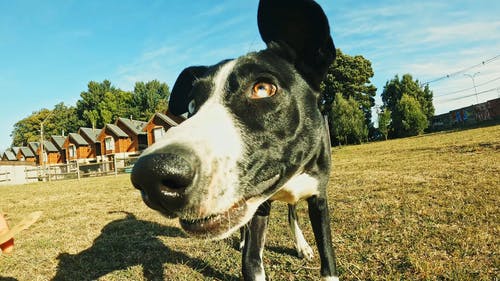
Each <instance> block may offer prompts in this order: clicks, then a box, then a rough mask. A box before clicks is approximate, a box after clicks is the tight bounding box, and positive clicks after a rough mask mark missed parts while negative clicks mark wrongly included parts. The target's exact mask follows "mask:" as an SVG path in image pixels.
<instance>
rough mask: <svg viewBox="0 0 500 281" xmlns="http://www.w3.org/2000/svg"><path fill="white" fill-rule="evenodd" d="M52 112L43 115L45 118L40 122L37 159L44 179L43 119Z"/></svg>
mask: <svg viewBox="0 0 500 281" xmlns="http://www.w3.org/2000/svg"><path fill="white" fill-rule="evenodd" d="M53 113H54V111H51V112H50V113H49V115H47V117H45V119H43V121H42V122H40V146H39V147H40V154H39V155H38V159H40V164H41V166H42V177H43V178H44V179H45V162H46V159H45V157H44V156H45V154H44V151H43V142H44V138H43V124H44V123H45V121H47V119H49V117H50V116H52V114H53Z"/></svg>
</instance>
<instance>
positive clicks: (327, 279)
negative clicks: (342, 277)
mask: <svg viewBox="0 0 500 281" xmlns="http://www.w3.org/2000/svg"><path fill="white" fill-rule="evenodd" d="M323 281H339V278H338V277H337V276H328V277H323Z"/></svg>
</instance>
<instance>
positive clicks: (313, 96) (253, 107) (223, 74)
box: [131, 0, 338, 280]
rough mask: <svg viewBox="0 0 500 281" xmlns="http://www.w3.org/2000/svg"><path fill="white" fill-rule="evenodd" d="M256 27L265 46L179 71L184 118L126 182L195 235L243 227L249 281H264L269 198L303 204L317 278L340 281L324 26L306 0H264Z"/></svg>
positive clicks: (178, 103)
mask: <svg viewBox="0 0 500 281" xmlns="http://www.w3.org/2000/svg"><path fill="white" fill-rule="evenodd" d="M258 25H259V31H260V34H261V37H262V39H263V40H264V42H265V43H266V44H267V49H265V50H262V51H260V52H255V53H249V54H246V55H244V56H242V57H239V58H237V59H232V60H225V61H222V62H220V63H218V64H216V65H213V66H194V67H189V68H186V69H185V70H184V71H182V73H181V74H180V75H179V77H178V78H177V81H176V82H175V85H174V87H173V89H172V93H171V98H170V102H169V110H170V111H171V112H172V113H173V114H176V115H181V114H183V113H185V112H189V116H190V118H189V119H187V120H186V121H184V122H183V123H182V124H180V125H179V126H177V127H174V128H171V129H170V130H169V131H167V133H166V135H165V137H164V138H163V139H162V140H161V141H159V142H157V143H155V144H154V145H153V146H151V147H149V148H148V149H147V150H145V151H144V152H143V154H142V156H141V157H140V158H139V160H138V161H137V162H136V164H135V165H134V168H133V172H132V176H131V180H132V183H133V185H134V186H135V187H136V188H138V189H140V190H141V192H142V196H143V200H144V202H145V203H146V204H147V205H148V206H149V207H151V208H152V209H155V210H157V211H159V212H160V213H162V214H164V215H165V216H167V217H172V218H173V217H179V220H180V225H181V227H182V228H183V229H184V230H185V231H186V232H187V233H188V234H190V235H192V236H195V237H199V238H208V239H221V238H225V237H228V236H229V235H230V234H231V233H233V232H234V231H237V230H238V229H240V228H241V227H242V226H244V225H247V227H246V228H245V229H246V233H245V234H246V235H245V243H244V248H243V260H242V266H243V270H242V271H243V277H244V279H245V280H265V272H264V266H263V262H262V254H263V249H264V242H265V235H266V228H267V224H268V217H269V212H270V208H271V202H272V201H275V200H278V201H284V202H287V203H288V204H290V206H292V207H291V208H292V209H293V210H292V211H294V207H293V206H294V204H295V203H297V201H299V200H301V199H306V200H307V203H308V208H309V217H310V220H311V224H312V227H313V231H314V236H315V239H316V244H317V247H318V252H319V256H320V259H321V276H322V277H323V279H324V280H338V278H337V277H336V276H337V270H336V266H335V255H334V250H333V247H332V242H331V241H332V239H331V231H330V217H329V213H328V204H327V193H326V188H327V186H328V179H329V174H330V165H331V160H330V158H331V157H330V142H329V137H328V132H327V127H326V125H325V121H324V119H323V117H322V115H321V113H320V111H319V108H318V98H319V87H320V83H321V81H322V80H323V79H324V77H325V75H326V71H327V69H328V66H329V65H330V64H331V63H332V62H333V60H334V59H335V47H334V44H333V41H332V38H331V37H330V28H329V24H328V20H327V18H326V15H325V14H324V12H323V10H322V9H321V7H320V6H319V5H318V4H317V3H316V2H314V1H312V0H261V1H260V3H259V9H258ZM297 229H298V227H297ZM299 231H300V229H299ZM300 235H302V233H300ZM302 239H303V237H302ZM304 243H305V240H304ZM306 245H307V243H306ZM308 254H312V253H308ZM299 255H300V252H299Z"/></svg>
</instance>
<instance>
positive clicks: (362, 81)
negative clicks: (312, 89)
mask: <svg viewBox="0 0 500 281" xmlns="http://www.w3.org/2000/svg"><path fill="white" fill-rule="evenodd" d="M373 74H374V73H373V69H372V66H371V62H370V61H369V60H368V59H366V58H364V57H363V56H359V55H358V56H349V55H347V54H344V53H342V51H341V50H340V49H337V58H336V60H335V62H334V63H333V64H332V65H331V66H330V67H329V68H328V73H327V75H326V78H325V80H324V81H323V83H322V85H321V96H320V101H319V103H320V108H321V110H322V112H323V113H324V114H326V113H329V112H330V111H331V108H332V105H333V102H334V100H335V97H336V95H337V94H339V93H340V94H342V96H343V97H344V98H345V99H348V98H349V97H352V98H353V99H354V100H356V101H357V102H358V103H359V105H360V108H361V110H362V112H363V114H364V120H365V124H366V126H367V127H368V128H370V127H372V126H373V125H372V122H371V117H372V115H371V114H372V113H371V108H372V107H373V106H374V105H375V100H374V97H375V94H376V91H377V88H376V87H375V86H374V85H373V84H372V83H371V81H370V79H371V78H372V77H373Z"/></svg>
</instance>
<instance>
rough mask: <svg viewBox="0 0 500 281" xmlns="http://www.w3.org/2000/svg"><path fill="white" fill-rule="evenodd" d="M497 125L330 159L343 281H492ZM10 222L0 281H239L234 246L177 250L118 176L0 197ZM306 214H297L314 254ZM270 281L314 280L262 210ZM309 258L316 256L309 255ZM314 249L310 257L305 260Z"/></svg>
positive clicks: (176, 236) (302, 210)
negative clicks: (11, 234) (15, 229)
mask: <svg viewBox="0 0 500 281" xmlns="http://www.w3.org/2000/svg"><path fill="white" fill-rule="evenodd" d="M499 149H500V126H492V127H487V128H480V129H474V130H467V131H458V132H445V133H436V134H432V135H425V136H421V137H414V138H407V139H400V140H390V141H385V142H378V143H370V144H364V145H358V146H345V147H342V148H335V149H334V150H333V161H334V169H333V172H332V175H331V186H330V189H329V203H330V208H331V210H332V231H333V240H334V245H335V247H336V251H337V261H338V265H339V270H340V273H341V279H342V280H498V277H499V275H500V270H499V267H500V258H499V250H500V243H499V242H500V239H499V237H500V219H499V215H500V212H499V206H500V204H499V202H500V200H499V199H500V153H499ZM0 208H2V210H3V211H4V212H6V213H7V217H8V219H9V221H10V222H11V223H13V224H14V223H16V222H18V221H19V220H21V219H22V217H23V216H24V215H26V214H28V213H30V212H33V211H37V210H41V211H43V212H44V214H43V216H42V218H41V219H40V221H39V222H37V223H36V224H34V225H33V226H32V227H31V228H30V229H29V230H26V231H24V232H22V233H21V234H20V235H19V236H18V237H16V248H15V252H14V254H12V255H2V256H0V276H2V277H0V280H3V281H6V280H19V281H24V280H97V279H99V280H240V266H241V256H240V253H239V252H238V251H237V250H236V249H235V246H236V244H237V241H238V236H237V235H233V236H232V237H231V238H229V239H227V240H223V241H216V242H207V241H199V240H193V239H188V238H186V237H185V235H184V234H183V233H182V232H181V231H180V230H179V228H178V224H177V222H176V221H175V220H167V219H164V218H163V217H161V216H160V215H158V214H156V213H155V212H153V211H151V210H149V209H147V208H146V207H145V205H144V204H143V203H142V201H141V200H140V198H139V193H138V192H137V191H135V190H134V189H133V188H132V187H131V185H130V183H129V179H128V176H118V177H114V176H111V177H105V178H91V179H82V180H81V181H76V180H74V181H73V180H68V181H60V182H50V183H36V184H29V185H22V186H10V187H0ZM306 209H307V207H306V205H305V204H304V203H301V204H300V205H299V215H300V217H301V220H302V221H301V224H302V228H303V230H304V233H305V236H306V239H307V240H308V241H309V242H310V243H311V244H314V240H313V234H312V231H311V227H310V225H309V223H308V220H307V219H306V218H307V210H306ZM267 237H268V239H267V244H266V250H265V254H264V260H265V264H266V270H267V274H268V277H269V279H270V280H318V279H319V259H318V258H317V252H316V256H315V259H314V260H313V261H304V260H301V259H298V258H296V255H295V250H294V248H293V244H292V241H291V238H290V234H289V231H288V228H287V222H286V206H285V204H282V203H275V204H274V205H273V212H272V214H271V223H270V230H269V233H268V236H267ZM313 248H315V247H313ZM315 250H316V249H315Z"/></svg>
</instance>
